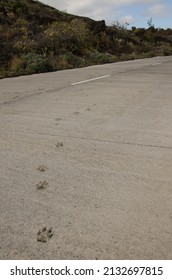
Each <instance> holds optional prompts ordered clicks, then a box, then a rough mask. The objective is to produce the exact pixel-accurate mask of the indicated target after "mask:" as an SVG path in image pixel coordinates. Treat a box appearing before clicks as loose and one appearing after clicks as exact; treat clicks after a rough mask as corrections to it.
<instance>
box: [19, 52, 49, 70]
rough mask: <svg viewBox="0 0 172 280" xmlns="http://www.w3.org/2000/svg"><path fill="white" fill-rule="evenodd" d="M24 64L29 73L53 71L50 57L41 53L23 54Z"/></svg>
mask: <svg viewBox="0 0 172 280" xmlns="http://www.w3.org/2000/svg"><path fill="white" fill-rule="evenodd" d="M22 66H23V69H24V70H25V72H26V73H27V74H33V73H41V72H47V71H51V70H52V68H51V66H50V65H49V63H48V59H47V58H46V57H44V56H43V55H41V54H35V53H28V54H26V55H23V56H22Z"/></svg>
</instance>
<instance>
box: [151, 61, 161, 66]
mask: <svg viewBox="0 0 172 280" xmlns="http://www.w3.org/2000/svg"><path fill="white" fill-rule="evenodd" d="M160 64H162V63H161V62H158V63H154V64H152V66H156V65H160Z"/></svg>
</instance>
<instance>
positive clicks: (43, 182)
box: [36, 181, 48, 190]
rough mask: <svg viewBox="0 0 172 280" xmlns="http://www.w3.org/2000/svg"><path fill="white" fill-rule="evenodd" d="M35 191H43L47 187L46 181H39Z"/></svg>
mask: <svg viewBox="0 0 172 280" xmlns="http://www.w3.org/2000/svg"><path fill="white" fill-rule="evenodd" d="M36 187H37V190H44V189H46V188H47V187H48V183H47V181H41V182H39V183H38V184H36Z"/></svg>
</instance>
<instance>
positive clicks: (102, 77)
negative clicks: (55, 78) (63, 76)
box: [71, 75, 110, 86]
mask: <svg viewBox="0 0 172 280" xmlns="http://www.w3.org/2000/svg"><path fill="white" fill-rule="evenodd" d="M107 77H110V75H106V76H101V77H97V78H93V79H89V80H85V81H81V82H77V83H73V84H71V86H76V85H79V84H84V83H88V82H92V81H95V80H99V79H104V78H107Z"/></svg>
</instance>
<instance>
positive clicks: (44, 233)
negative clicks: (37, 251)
mask: <svg viewBox="0 0 172 280" xmlns="http://www.w3.org/2000/svg"><path fill="white" fill-rule="evenodd" d="M52 236H53V230H52V227H50V228H49V229H47V227H46V226H45V227H43V228H42V229H40V230H39V231H38V232H37V241H38V242H42V243H44V242H47V241H48V240H49V239H50V238H51V237H52Z"/></svg>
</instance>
